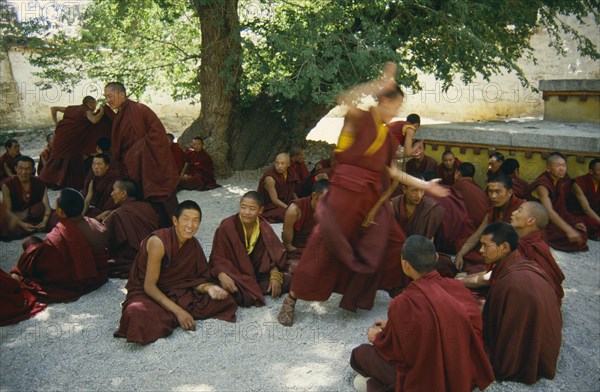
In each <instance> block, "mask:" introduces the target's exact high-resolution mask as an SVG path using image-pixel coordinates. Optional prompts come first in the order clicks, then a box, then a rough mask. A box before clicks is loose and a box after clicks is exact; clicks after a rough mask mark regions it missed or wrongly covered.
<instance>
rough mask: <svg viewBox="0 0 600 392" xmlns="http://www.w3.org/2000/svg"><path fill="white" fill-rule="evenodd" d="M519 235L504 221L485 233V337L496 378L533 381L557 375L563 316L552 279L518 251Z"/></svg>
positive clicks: (487, 228)
mask: <svg viewBox="0 0 600 392" xmlns="http://www.w3.org/2000/svg"><path fill="white" fill-rule="evenodd" d="M518 239H519V237H518V234H517V232H516V231H515V229H514V228H513V227H512V226H511V225H510V224H508V223H506V222H496V223H492V224H491V225H490V226H488V227H486V229H485V230H484V231H483V233H482V236H481V250H480V252H481V254H482V256H483V257H484V259H485V262H486V263H487V264H488V265H491V264H493V265H494V268H493V270H492V276H491V278H490V291H489V293H488V295H487V301H486V302H485V305H484V308H483V315H482V316H483V340H484V343H485V346H486V350H487V352H488V353H489V357H490V362H491V363H492V367H493V368H494V374H495V375H496V379H498V380H507V381H516V382H521V383H525V384H533V383H535V382H536V381H537V380H539V379H540V378H549V379H553V378H554V376H555V375H556V362H557V360H558V354H559V351H560V345H561V341H562V335H561V329H562V315H561V312H560V304H559V301H558V299H557V298H556V295H555V293H554V289H553V287H552V283H551V282H550V280H549V277H548V275H546V274H545V273H544V272H543V271H542V269H541V268H540V267H539V266H538V265H537V264H536V263H535V262H533V261H530V260H526V259H525V258H524V257H523V256H522V255H521V253H520V252H519V251H518V250H517V246H518Z"/></svg>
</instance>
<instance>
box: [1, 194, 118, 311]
mask: <svg viewBox="0 0 600 392" xmlns="http://www.w3.org/2000/svg"><path fill="white" fill-rule="evenodd" d="M82 212H83V196H82V195H81V193H79V192H78V191H76V190H74V189H72V188H64V189H62V190H61V191H60V193H59V194H58V197H57V198H56V214H57V215H58V216H59V218H60V222H59V223H58V224H57V225H56V227H55V228H54V229H53V230H52V231H51V232H50V233H48V235H47V236H46V238H45V239H44V240H43V241H41V240H40V239H39V238H34V240H33V241H28V242H27V243H24V246H25V244H28V245H29V246H27V247H26V248H25V251H24V252H23V254H22V255H21V257H20V259H19V261H18V262H17V265H16V266H15V268H13V269H12V271H11V276H12V277H13V278H14V279H16V280H17V281H19V282H23V283H24V284H26V285H27V287H28V288H29V289H30V290H33V291H34V292H35V294H36V295H37V296H38V298H39V299H40V300H41V301H42V302H45V303H48V302H71V301H75V300H77V299H78V298H79V297H81V296H82V295H84V294H86V293H89V292H91V291H94V290H96V289H97V288H99V287H100V286H102V285H103V284H104V283H106V281H107V280H108V279H107V275H106V273H107V264H106V261H107V257H108V251H107V249H106V245H107V236H106V232H105V230H104V228H103V227H102V225H101V224H100V223H99V222H98V221H96V220H94V219H92V218H87V217H83V215H81V213H82Z"/></svg>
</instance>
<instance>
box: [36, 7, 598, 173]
mask: <svg viewBox="0 0 600 392" xmlns="http://www.w3.org/2000/svg"><path fill="white" fill-rule="evenodd" d="M515 7H518V12H516V11H517V10H515ZM599 8H600V7H599V5H598V3H596V2H590V1H588V0H543V1H535V2H518V3H515V2H514V1H513V0H491V1H486V2H481V1H475V0H446V1H442V0H403V1H399V0H395V1H383V0H373V1H370V2H365V1H357V0H279V1H276V0H261V1H257V0H255V1H245V0H242V1H241V2H239V3H238V0H190V1H187V2H186V1H184V0H132V1H128V2H121V1H117V0H94V1H93V2H92V3H91V4H90V6H89V7H87V8H86V10H85V11H84V12H83V14H82V15H81V16H80V21H81V29H80V30H79V34H77V35H76V36H69V35H67V34H62V33H59V34H57V35H54V36H53V37H52V38H50V39H45V40H42V41H40V42H41V43H38V44H39V45H40V46H41V47H43V50H39V51H36V52H35V54H34V56H33V57H32V58H31V62H32V63H33V64H35V65H37V66H40V67H42V69H43V71H42V72H41V76H42V77H43V78H44V80H45V81H47V82H48V83H60V85H61V86H63V87H65V88H68V86H69V85H70V84H72V83H73V82H74V81H76V80H77V79H78V78H81V77H84V76H86V77H90V78H92V79H99V80H103V81H108V80H109V79H110V80H112V79H117V80H121V81H124V82H125V84H126V85H127V86H128V87H129V88H130V89H131V90H132V92H133V93H134V94H139V93H141V92H143V91H144V90H145V89H146V88H147V87H148V86H155V87H167V88H169V89H170V90H171V94H172V96H173V97H174V98H176V99H180V98H193V99H198V98H199V99H200V102H201V107H202V113H201V114H200V116H199V118H198V119H197V120H196V121H195V122H194V123H193V124H192V125H191V126H190V128H189V129H188V130H186V132H185V133H184V135H183V140H184V141H186V140H190V139H191V138H192V137H193V136H196V135H201V136H203V137H205V138H207V140H208V143H207V144H208V145H209V146H212V147H213V148H212V149H211V150H210V152H211V153H212V154H213V155H215V161H216V166H217V167H218V168H220V172H221V174H223V173H227V172H229V169H230V168H233V169H241V168H256V167H259V166H261V165H263V164H265V163H266V162H268V161H270V160H271V159H272V157H273V156H274V155H275V154H276V153H277V152H279V151H281V150H282V149H284V148H286V147H288V146H289V145H290V144H292V143H298V142H301V141H302V140H304V139H305V137H306V134H307V133H308V131H309V130H310V129H311V128H312V127H313V126H314V125H315V124H316V122H317V121H318V120H319V119H320V118H321V117H322V116H323V115H324V114H326V113H327V112H328V111H329V110H330V109H331V108H332V107H333V104H334V101H335V97H336V95H337V94H339V93H340V92H341V91H343V90H344V89H345V88H347V87H349V86H351V85H353V84H356V83H359V82H363V81H366V80H368V79H370V78H373V77H375V76H376V73H377V72H378V70H380V69H381V65H382V64H383V63H384V62H385V61H395V62H397V63H399V65H400V66H399V71H398V75H397V76H398V78H399V80H400V82H401V83H402V84H403V85H405V86H411V87H414V88H418V87H419V86H418V82H417V72H418V71H419V70H420V71H423V72H426V73H432V74H434V75H435V76H436V77H437V78H438V79H439V80H442V81H443V82H444V83H445V86H446V87H448V86H450V84H451V83H452V81H453V80H454V79H455V78H457V77H459V78H461V79H462V80H463V81H464V82H465V83H468V82H469V81H471V80H472V79H473V78H474V77H475V76H477V75H478V74H480V75H482V76H483V77H484V78H486V79H488V78H489V77H490V76H491V75H493V74H495V73H498V72H500V71H503V70H508V71H510V72H514V73H516V74H517V76H518V77H519V78H520V80H521V82H522V83H523V84H524V85H528V81H527V80H526V78H525V77H524V75H523V72H522V70H521V69H520V68H519V66H518V64H517V61H518V60H519V59H520V58H522V57H528V58H532V59H535V58H534V53H533V50H532V48H531V46H530V44H529V37H530V36H531V34H532V32H533V31H535V29H536V28H539V27H544V28H546V29H547V31H548V33H549V35H550V38H551V42H552V45H553V47H554V48H555V49H556V50H557V52H558V53H563V54H564V51H563V47H562V42H563V38H564V37H565V36H570V37H571V38H572V39H574V40H575V42H576V43H577V48H578V50H579V52H580V53H581V54H582V55H584V56H589V57H591V58H593V59H598V58H600V55H599V53H598V50H597V48H596V46H595V45H594V43H593V42H592V41H591V40H590V39H589V38H588V37H585V36H582V35H581V34H579V33H578V32H577V30H576V29H574V28H573V27H572V26H569V25H566V24H565V23H564V22H563V21H562V20H561V15H570V14H572V15H575V16H576V17H577V19H578V20H579V22H580V23H582V24H584V23H585V22H584V20H583V18H585V17H586V16H588V15H590V14H592V15H593V16H594V18H595V19H594V22H595V23H596V24H597V23H598V19H599V16H598V9H599ZM40 49H41V48H40Z"/></svg>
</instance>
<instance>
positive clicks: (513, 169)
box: [500, 158, 529, 200]
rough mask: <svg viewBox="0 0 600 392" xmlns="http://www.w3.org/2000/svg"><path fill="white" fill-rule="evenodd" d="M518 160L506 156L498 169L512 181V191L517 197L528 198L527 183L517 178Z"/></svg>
mask: <svg viewBox="0 0 600 392" xmlns="http://www.w3.org/2000/svg"><path fill="white" fill-rule="evenodd" d="M520 167H521V166H520V165H519V161H517V160H516V159H514V158H508V159H507V160H505V161H504V162H503V163H502V166H500V171H501V172H502V173H503V174H504V175H505V176H507V177H508V178H510V179H511V180H512V183H513V193H514V195H515V196H517V197H518V198H519V199H523V200H527V199H528V198H529V183H528V182H527V181H525V180H523V179H522V178H519V168H520Z"/></svg>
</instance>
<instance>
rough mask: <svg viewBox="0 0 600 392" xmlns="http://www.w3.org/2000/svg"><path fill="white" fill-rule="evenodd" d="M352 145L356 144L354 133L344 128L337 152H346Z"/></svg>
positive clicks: (336, 148)
mask: <svg viewBox="0 0 600 392" xmlns="http://www.w3.org/2000/svg"><path fill="white" fill-rule="evenodd" d="M352 143H354V133H351V132H348V131H346V129H345V128H342V133H340V138H339V139H338V142H337V146H336V147H335V152H342V151H346V150H347V149H348V147H350V146H351V145H352Z"/></svg>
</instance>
